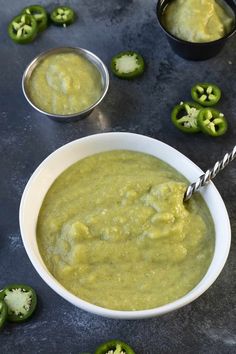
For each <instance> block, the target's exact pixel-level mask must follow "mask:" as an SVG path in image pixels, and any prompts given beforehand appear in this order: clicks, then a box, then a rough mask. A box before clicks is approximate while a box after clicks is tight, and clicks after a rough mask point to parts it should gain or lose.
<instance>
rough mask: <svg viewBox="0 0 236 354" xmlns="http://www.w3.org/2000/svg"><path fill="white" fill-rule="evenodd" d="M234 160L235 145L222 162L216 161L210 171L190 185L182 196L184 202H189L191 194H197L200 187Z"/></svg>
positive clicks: (235, 155)
mask: <svg viewBox="0 0 236 354" xmlns="http://www.w3.org/2000/svg"><path fill="white" fill-rule="evenodd" d="M235 158H236V145H235V146H234V148H233V150H232V151H231V152H230V153H227V154H225V156H224V157H223V159H222V160H220V161H217V162H216V163H215V165H214V167H213V168H212V169H209V170H207V171H206V172H205V173H204V174H203V175H201V176H200V177H199V178H198V179H197V181H196V182H195V183H192V184H190V185H189V186H188V188H187V189H186V192H185V194H184V202H186V201H187V200H189V199H190V198H191V197H192V195H193V193H195V192H197V191H198V190H199V189H200V188H201V187H203V186H205V185H206V184H207V183H209V182H210V181H211V180H212V179H213V178H214V177H215V176H216V175H217V174H218V173H219V172H220V171H221V170H223V169H224V168H225V167H226V166H227V165H228V164H229V163H230V162H231V161H233V160H234V159H235Z"/></svg>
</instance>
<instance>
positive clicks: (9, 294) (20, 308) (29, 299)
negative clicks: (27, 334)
mask: <svg viewBox="0 0 236 354" xmlns="http://www.w3.org/2000/svg"><path fill="white" fill-rule="evenodd" d="M0 300H2V301H4V302H5V303H6V305H7V308H8V311H7V312H8V313H7V319H8V320H9V321H11V322H24V321H25V320H27V319H28V318H29V317H30V316H31V315H32V313H33V312H34V310H35V308H36V305H37V296H36V293H35V291H34V289H32V288H31V287H30V286H28V285H23V284H11V285H8V286H6V287H5V288H4V289H3V290H2V291H1V292H0Z"/></svg>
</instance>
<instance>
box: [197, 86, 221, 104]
mask: <svg viewBox="0 0 236 354" xmlns="http://www.w3.org/2000/svg"><path fill="white" fill-rule="evenodd" d="M191 95H192V99H193V100H194V101H196V102H198V103H200V104H201V105H202V106H206V107H209V106H214V105H215V104H216V103H217V102H218V101H219V99H220V97H221V90H220V88H219V87H218V86H216V85H214V84H209V83H200V84H197V85H195V86H193V87H192V89H191Z"/></svg>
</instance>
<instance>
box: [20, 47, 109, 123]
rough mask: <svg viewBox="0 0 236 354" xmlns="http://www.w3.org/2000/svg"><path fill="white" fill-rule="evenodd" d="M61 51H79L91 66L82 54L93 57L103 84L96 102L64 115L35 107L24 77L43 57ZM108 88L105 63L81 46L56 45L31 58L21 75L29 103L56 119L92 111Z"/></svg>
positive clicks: (65, 118)
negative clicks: (27, 90)
mask: <svg viewBox="0 0 236 354" xmlns="http://www.w3.org/2000/svg"><path fill="white" fill-rule="evenodd" d="M63 52H76V53H79V54H81V55H83V56H84V57H85V58H86V59H87V60H88V61H89V62H90V63H91V64H92V65H93V66H96V65H95V64H94V63H93V62H92V61H91V60H90V59H89V58H87V57H86V56H85V55H84V54H88V55H89V56H91V57H92V58H93V59H95V62H97V63H99V64H100V65H101V67H102V70H100V69H99V68H98V67H97V66H96V68H97V70H98V71H99V72H100V74H101V76H102V78H103V79H104V86H105V87H104V89H103V92H102V95H101V97H100V98H99V99H98V100H97V101H96V102H94V103H93V104H92V105H91V106H89V107H88V108H86V109H85V110H83V111H79V112H76V113H72V114H65V115H64V114H54V113H50V112H46V111H44V110H42V109H41V108H39V107H37V106H36V105H35V104H34V103H33V102H32V100H31V99H30V97H29V95H28V94H27V92H26V79H28V76H29V72H30V69H31V68H32V66H33V65H35V67H36V66H37V65H38V63H40V62H41V61H42V60H43V59H44V58H46V57H48V56H50V55H52V54H55V53H63ZM37 62H38V63H37ZM35 67H34V69H35ZM34 69H33V70H32V72H33V71H34ZM108 88H109V72H108V69H107V67H106V65H105V64H104V62H103V61H102V60H101V59H100V58H99V57H98V56H97V55H96V54H94V53H93V52H91V51H89V50H87V49H84V48H81V47H56V48H52V49H49V50H46V51H44V52H42V53H40V54H39V55H37V56H36V57H34V58H33V59H32V61H31V62H30V63H29V64H28V65H27V67H26V69H25V71H24V73H23V76H22V91H23V93H24V96H25V98H26V100H27V101H28V102H29V104H30V105H31V106H32V107H33V108H34V109H36V110H37V111H38V112H40V113H42V114H44V115H47V116H49V117H53V118H57V119H58V120H67V118H68V119H69V118H73V117H78V116H83V115H86V114H87V113H89V112H90V111H92V110H93V109H94V108H95V107H96V106H97V105H98V104H99V103H100V102H101V101H102V100H103V98H104V97H105V95H106V93H107V91H108Z"/></svg>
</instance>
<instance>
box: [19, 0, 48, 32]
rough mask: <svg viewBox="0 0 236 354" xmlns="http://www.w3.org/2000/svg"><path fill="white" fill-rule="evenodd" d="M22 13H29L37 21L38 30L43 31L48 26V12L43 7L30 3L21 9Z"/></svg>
mask: <svg viewBox="0 0 236 354" xmlns="http://www.w3.org/2000/svg"><path fill="white" fill-rule="evenodd" d="M22 14H27V15H31V16H33V17H34V19H35V20H36V22H37V28H38V32H42V31H44V30H45V29H46V28H47V26H48V14H47V12H46V10H45V9H44V7H42V6H40V5H31V6H28V7H26V8H24V9H23V10H22Z"/></svg>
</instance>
